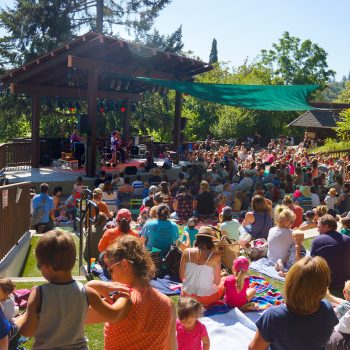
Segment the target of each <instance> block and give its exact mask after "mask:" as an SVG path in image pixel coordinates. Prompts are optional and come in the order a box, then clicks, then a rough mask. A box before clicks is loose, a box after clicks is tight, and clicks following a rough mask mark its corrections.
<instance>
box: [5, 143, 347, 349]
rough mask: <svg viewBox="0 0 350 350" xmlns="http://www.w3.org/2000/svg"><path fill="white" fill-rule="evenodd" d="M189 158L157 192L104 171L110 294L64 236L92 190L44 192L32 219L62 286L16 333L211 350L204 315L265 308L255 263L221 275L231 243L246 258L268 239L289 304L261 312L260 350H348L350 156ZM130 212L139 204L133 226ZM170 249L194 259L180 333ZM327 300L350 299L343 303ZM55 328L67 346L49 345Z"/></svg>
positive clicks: (99, 190) (46, 292) (98, 198)
mask: <svg viewBox="0 0 350 350" xmlns="http://www.w3.org/2000/svg"><path fill="white" fill-rule="evenodd" d="M269 146H270V145H269ZM185 158H186V160H187V161H188V164H190V165H188V166H186V167H183V168H182V170H181V172H180V173H179V174H178V178H177V179H176V181H174V182H170V181H169V180H168V178H167V176H166V175H165V174H163V172H164V169H160V168H152V169H156V170H153V172H152V176H151V178H152V181H149V179H148V181H147V182H144V181H142V177H141V176H137V177H135V179H134V180H131V178H130V177H127V176H126V175H123V174H114V175H113V176H112V178H108V176H107V175H106V174H105V173H104V172H101V175H100V177H99V178H98V179H96V181H95V187H96V188H95V189H94V190H93V198H92V199H93V201H94V202H95V204H96V205H97V207H98V211H99V212H98V215H97V216H98V220H97V222H96V224H95V225H94V228H93V236H92V246H93V251H92V256H93V257H95V258H96V259H98V260H99V262H100V263H101V266H103V267H105V268H106V270H108V273H109V277H110V279H111V281H112V282H102V281H91V282H89V283H87V284H86V285H85V287H84V286H83V285H81V284H80V283H78V282H74V281H73V280H72V276H71V270H72V267H73V265H74V262H73V261H75V248H74V242H73V241H72V240H71V239H70V238H69V236H68V235H66V234H64V233H63V232H62V231H60V230H52V229H53V227H54V224H56V225H59V224H60V222H62V220H61V219H62V218H63V217H66V218H67V219H68V220H72V219H73V218H74V216H75V210H76V201H77V199H79V198H80V197H81V194H82V192H83V191H84V189H85V187H84V185H83V182H82V179H81V178H78V180H77V182H76V184H75V185H74V188H73V190H72V193H71V195H70V196H69V197H68V199H67V200H66V201H65V202H64V203H63V204H61V202H60V196H61V194H62V188H56V189H54V198H53V199H52V198H51V197H50V196H49V187H48V185H47V184H42V185H41V188H40V194H38V195H35V196H33V200H32V207H33V209H32V211H33V217H36V216H37V217H36V221H35V227H36V228H39V227H43V226H44V231H49V230H51V231H50V232H49V233H47V234H46V235H44V236H43V237H42V238H41V239H40V242H39V244H38V246H37V249H36V258H37V261H38V268H39V269H40V270H41V273H42V274H43V276H44V277H45V278H46V279H47V280H48V281H49V282H50V283H49V284H47V285H44V286H41V287H39V288H37V289H35V290H34V291H33V292H32V294H31V296H30V299H29V303H28V309H27V312H26V313H25V314H24V315H23V316H21V317H20V318H19V319H16V320H15V322H14V323H13V320H7V323H8V324H10V325H11V324H12V325H13V327H14V328H18V329H19V331H20V333H21V334H23V335H26V336H35V343H34V348H38V349H39V348H50V346H53V345H54V342H57V343H56V345H57V344H58V345H59V346H61V347H64V348H75V349H85V348H87V342H86V339H85V337H84V335H83V328H84V323H85V322H86V323H98V322H105V331H104V336H105V349H141V348H142V349H151V348H152V349H175V348H176V346H177V345H176V344H178V347H179V349H187V348H189V347H186V344H192V343H193V344H194V345H193V347H191V349H192V348H193V349H202V348H203V349H209V346H210V341H209V338H208V334H207V332H206V329H205V326H204V325H203V324H201V323H200V321H199V320H198V317H199V316H200V314H201V309H202V307H208V306H209V305H212V304H215V303H216V302H218V301H219V300H223V301H224V302H225V303H226V304H227V305H228V306H229V307H239V308H241V309H242V310H244V311H245V310H251V309H254V304H252V303H249V301H250V300H251V299H252V298H253V297H254V295H255V290H254V289H252V288H250V286H249V278H248V277H247V276H248V273H249V271H248V270H249V264H250V262H249V260H248V259H247V258H246V257H243V256H240V257H238V258H236V259H235V260H233V261H232V262H231V265H230V266H226V268H228V269H230V270H231V271H232V275H230V276H224V275H223V274H222V260H221V254H220V252H219V251H218V249H217V242H218V241H219V240H220V237H221V236H223V235H226V236H227V237H228V238H229V239H230V240H233V241H237V242H238V243H239V245H240V246H241V248H242V249H247V248H248V247H250V246H251V244H252V242H256V241H257V240H259V241H260V242H264V240H266V241H267V244H268V248H267V254H266V258H267V261H268V263H269V264H270V265H271V266H274V267H275V268H276V270H277V271H278V273H279V274H280V275H281V276H282V277H285V292H284V297H285V301H286V304H285V305H280V306H277V307H271V308H270V309H268V310H267V311H266V312H264V313H263V315H262V316H261V317H260V319H259V320H258V321H257V323H256V324H257V331H256V335H255V337H254V339H253V340H252V342H251V344H250V346H249V349H256V350H259V349H268V348H269V347H270V348H271V349H323V348H325V349H349V348H350V322H349V320H350V306H349V305H350V302H349V301H350V284H349V283H350V282H349V280H350V183H349V181H350V166H349V165H350V157H341V158H340V159H338V160H335V159H333V158H332V157H329V156H328V157H326V156H321V155H314V156H310V155H309V154H308V153H307V152H306V150H305V149H304V148H302V147H296V148H295V147H289V146H288V145H287V144H286V142H283V140H282V141H280V142H278V144H274V145H272V146H271V147H268V149H263V150H260V151H255V150H254V149H247V148H245V147H243V146H241V147H239V146H237V147H234V148H233V149H232V148H230V146H229V145H225V146H220V147H217V149H215V150H212V149H211V147H210V143H209V147H206V148H201V147H199V149H194V150H193V151H192V152H190V151H187V153H186V155H185ZM152 169H151V170H152ZM154 180H156V181H154ZM131 199H138V200H140V205H141V207H140V210H139V213H138V215H137V216H134V220H133V214H134V213H133V211H132V209H133V208H131V207H130V203H132V202H131ZM141 202H142V203H141ZM316 228H317V230H318V232H319V235H317V236H316V237H315V238H314V239H313V242H312V245H311V251H310V252H308V251H307V249H306V248H305V247H304V244H305V243H304V232H306V231H307V230H313V229H314V230H315V229H316ZM217 231H219V232H220V233H219V234H218V233H217ZM172 245H178V246H180V247H181V250H182V258H181V262H180V267H179V277H180V279H181V280H182V282H183V283H182V292H181V294H182V297H181V298H180V301H179V305H178V309H177V312H178V319H177V320H176V310H175V308H174V307H173V305H172V303H171V301H170V299H168V298H167V297H164V296H163V295H162V294H160V293H159V292H157V291H156V290H155V289H153V288H152V287H151V286H150V284H149V282H150V280H151V278H152V277H153V275H154V270H155V265H154V261H153V260H152V258H151V257H153V256H154V255H155V254H157V256H160V257H161V258H164V257H165V256H166V255H167V253H168V251H169V249H170V248H171V246H172ZM63 251H64V252H65V253H64V254H63V253H62V252H63ZM73 256H74V259H73ZM344 286H345V287H344ZM0 287H1V284H0ZM329 287H331V288H333V287H341V288H343V287H344V297H345V300H343V299H339V298H336V297H334V296H333V295H332V294H331V293H330V292H329V290H328V288H329ZM116 291H117V293H116ZM67 295H71V297H70V298H69V299H68V298H67ZM83 296H84V298H83ZM49 298H54V299H55V300H56V301H57V302H56V303H55V304H57V305H59V306H60V309H61V311H60V313H58V312H57V310H56V309H57V307H56V306H55V308H54V307H53V306H52V305H50V303H49ZM5 299H6V298H5ZM78 300H79V302H78ZM327 300H329V301H330V302H331V303H332V304H333V305H332V304H331V303H330V302H329V301H327ZM70 303H74V307H73V306H72V305H73V304H72V305H71V304H70ZM75 305H76V306H75ZM333 307H335V308H333ZM71 308H73V309H75V310H77V308H79V315H80V316H81V319H80V318H79V319H78V316H77V315H76V313H75V314H74V317H75V318H73V319H72V322H69V323H68V325H67V323H63V322H61V321H62V319H60V317H63V316H62V315H63V314H70V313H71V312H69V310H71ZM38 310H39V311H38ZM53 310H55V311H53ZM61 312H62V314H61ZM39 315H40V317H39ZM0 316H2V314H1V313H0ZM4 323H5V324H6V322H5V321H4ZM72 323H74V325H75V327H71V325H72ZM141 325H142V327H141ZM7 327H8V328H9V327H10V326H7ZM9 329H10V328H9ZM53 329H55V334H56V335H57V337H55V338H50V337H48V334H50V333H49V332H51V331H52V330H53ZM305 329H308V331H307V332H305ZM7 334H9V336H8V337H7V338H11V335H10V331H9V332H8V333H7ZM7 334H6V335H7ZM176 334H177V338H176ZM0 335H1V334H0ZM198 339H199V340H198ZM187 346H188V345H187ZM196 346H197V347H196Z"/></svg>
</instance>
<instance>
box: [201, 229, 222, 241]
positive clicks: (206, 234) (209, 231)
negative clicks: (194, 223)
mask: <svg viewBox="0 0 350 350" xmlns="http://www.w3.org/2000/svg"><path fill="white" fill-rule="evenodd" d="M200 236H202V237H209V238H211V239H212V241H213V242H215V241H216V242H217V241H218V240H219V239H218V238H217V237H216V236H215V234H214V232H213V229H212V228H211V227H209V226H202V227H201V228H200V229H199V231H198V233H197V234H196V237H200Z"/></svg>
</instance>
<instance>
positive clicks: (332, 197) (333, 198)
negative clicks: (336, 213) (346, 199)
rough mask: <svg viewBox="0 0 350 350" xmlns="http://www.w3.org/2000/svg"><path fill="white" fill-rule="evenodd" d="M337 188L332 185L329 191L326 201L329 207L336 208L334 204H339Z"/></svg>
mask: <svg viewBox="0 0 350 350" xmlns="http://www.w3.org/2000/svg"><path fill="white" fill-rule="evenodd" d="M337 200H338V198H337V190H336V189H335V188H334V187H332V188H331V189H330V190H329V191H328V195H327V196H326V198H325V200H324V202H325V203H326V205H327V209H334V206H335V205H336V204H337Z"/></svg>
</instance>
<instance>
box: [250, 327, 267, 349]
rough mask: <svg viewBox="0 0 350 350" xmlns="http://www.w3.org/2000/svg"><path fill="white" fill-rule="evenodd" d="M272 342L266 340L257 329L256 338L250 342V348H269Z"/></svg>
mask: <svg viewBox="0 0 350 350" xmlns="http://www.w3.org/2000/svg"><path fill="white" fill-rule="evenodd" d="M269 345H270V343H268V342H266V341H265V339H264V338H263V337H262V335H261V334H260V332H259V331H256V333H255V336H254V339H253V340H252V341H251V342H250V344H249V347H248V350H267V349H268V348H269Z"/></svg>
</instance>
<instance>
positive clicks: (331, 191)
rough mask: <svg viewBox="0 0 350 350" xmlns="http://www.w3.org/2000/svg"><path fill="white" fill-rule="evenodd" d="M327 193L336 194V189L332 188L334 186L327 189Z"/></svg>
mask: <svg viewBox="0 0 350 350" xmlns="http://www.w3.org/2000/svg"><path fill="white" fill-rule="evenodd" d="M328 194H329V195H330V196H336V195H337V189H336V188H334V187H332V188H330V189H329V191H328Z"/></svg>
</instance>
